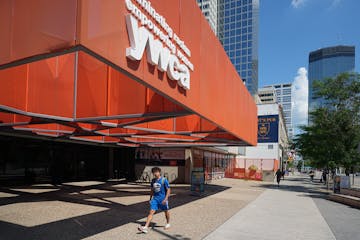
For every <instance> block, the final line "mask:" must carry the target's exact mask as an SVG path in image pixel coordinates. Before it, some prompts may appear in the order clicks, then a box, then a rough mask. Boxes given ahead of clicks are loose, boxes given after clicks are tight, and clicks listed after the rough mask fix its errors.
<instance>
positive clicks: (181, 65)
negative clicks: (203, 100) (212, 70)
mask: <svg viewBox="0 0 360 240" xmlns="http://www.w3.org/2000/svg"><path fill="white" fill-rule="evenodd" d="M133 1H134V2H135V3H133V2H132V1H131V0H125V4H126V8H127V10H128V11H129V12H130V13H129V14H128V15H126V27H127V32H128V35H129V40H130V47H128V48H127V49H126V57H128V58H129V59H131V60H137V61H138V60H141V59H142V57H143V55H144V52H145V50H146V55H147V61H148V62H149V63H150V64H151V65H154V66H157V68H158V69H159V70H160V71H162V72H167V75H168V77H169V78H170V79H172V80H175V81H177V82H178V84H179V85H180V86H181V87H183V88H184V89H186V90H189V89H190V70H191V71H194V65H193V64H192V63H191V62H190V60H189V58H190V57H191V51H190V50H189V49H188V47H187V46H186V45H185V43H184V41H182V40H181V39H180V37H179V36H178V35H176V33H174V31H173V29H172V28H171V27H170V26H169V24H167V22H166V19H165V18H164V17H163V16H162V15H160V14H159V13H158V12H157V11H156V10H155V9H154V8H153V7H152V6H151V2H150V1H148V0H133ZM158 26H160V27H158Z"/></svg>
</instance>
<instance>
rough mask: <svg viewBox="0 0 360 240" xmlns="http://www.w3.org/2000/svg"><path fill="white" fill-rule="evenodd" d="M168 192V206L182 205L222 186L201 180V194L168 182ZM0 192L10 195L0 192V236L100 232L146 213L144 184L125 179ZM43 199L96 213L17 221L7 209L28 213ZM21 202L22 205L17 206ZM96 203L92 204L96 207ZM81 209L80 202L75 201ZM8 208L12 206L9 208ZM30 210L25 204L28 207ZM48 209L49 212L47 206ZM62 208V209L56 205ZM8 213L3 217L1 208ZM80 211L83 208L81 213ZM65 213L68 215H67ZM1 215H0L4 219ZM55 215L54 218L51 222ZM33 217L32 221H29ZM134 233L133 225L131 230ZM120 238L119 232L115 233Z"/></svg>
mask: <svg viewBox="0 0 360 240" xmlns="http://www.w3.org/2000/svg"><path fill="white" fill-rule="evenodd" d="M171 189H172V194H174V195H172V196H171V199H170V204H171V208H175V207H178V206H181V205H184V204H186V203H189V202H193V201H196V200H199V199H201V198H203V197H207V196H210V195H212V194H216V193H218V192H221V191H224V190H226V189H228V187H224V186H217V185H207V186H206V189H205V191H206V194H204V195H203V196H192V195H190V191H189V186H188V185H172V186H171ZM0 192H1V193H2V194H3V195H4V194H7V195H9V196H11V197H1V195H0V233H1V234H0V239H28V240H31V239H67V240H72V239H74V240H75V239H83V238H86V237H90V236H93V235H96V234H99V233H102V232H104V231H107V230H110V229H113V228H116V227H119V226H122V225H124V224H127V223H131V222H132V223H137V222H138V220H139V219H141V218H144V217H146V215H147V212H148V203H147V202H148V194H149V186H148V185H143V184H134V183H127V182H105V183H104V182H103V183H100V184H95V185H90V186H75V185H65V184H63V185H57V186H54V185H43V186H25V187H14V188H11V187H6V188H3V187H1V188H0ZM44 201H50V202H55V201H57V202H58V201H60V203H59V204H64V205H65V206H64V209H63V210H64V211H65V215H64V214H60V215H61V216H66V214H68V213H67V212H66V211H67V209H66V204H68V205H69V204H71V203H75V204H81V205H83V206H84V207H85V206H90V207H94V208H95V209H99V210H97V211H96V212H94V211H92V212H86V211H83V212H81V211H80V212H81V214H80V215H79V216H74V217H71V216H70V217H63V218H62V219H56V217H55V218H51V217H53V216H54V215H56V214H57V213H56V212H46V214H45V215H47V216H46V217H48V215H49V216H50V220H48V221H46V217H45V222H44V223H41V224H36V223H34V224H28V225H31V226H26V224H22V223H23V219H22V218H23V216H21V214H19V216H16V214H15V216H14V213H13V212H11V211H12V210H9V211H8V212H7V210H6V209H7V208H9V207H10V208H11V206H12V207H14V204H18V205H19V207H18V205H15V207H16V208H17V209H16V213H18V212H20V213H22V209H21V208H24V212H29V209H28V207H27V204H33V203H38V204H40V205H39V206H43V205H41V204H42V202H44ZM20 205H22V206H20ZM97 207H98V208H97ZM75 208H81V206H80V205H79V206H75ZM12 209H13V208H12ZM30 211H31V209H30ZM49 211H52V209H51V208H50V209H49ZM61 211H62V210H61ZM4 212H6V213H7V214H13V215H12V216H11V217H10V219H11V220H9V218H6V216H4V215H2V213H4ZM84 212H86V213H84ZM33 214H34V215H33V216H32V215H30V220H31V219H34V220H37V219H42V218H43V217H44V216H39V215H37V213H36V210H34V213H33ZM68 215H71V214H68ZM4 218H5V219H6V220H4ZM53 219H55V220H54V221H52V220H53ZM35 222H36V221H35ZM154 230H155V231H156V232H158V233H160V234H161V235H163V236H164V239H182V240H185V239H189V238H187V237H186V236H180V235H174V236H172V235H169V234H168V233H166V232H164V231H162V230H160V229H159V228H158V227H155V228H154ZM134 234H136V229H134ZM119 239H121V236H119Z"/></svg>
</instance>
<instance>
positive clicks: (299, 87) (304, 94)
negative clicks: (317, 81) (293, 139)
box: [292, 67, 308, 134]
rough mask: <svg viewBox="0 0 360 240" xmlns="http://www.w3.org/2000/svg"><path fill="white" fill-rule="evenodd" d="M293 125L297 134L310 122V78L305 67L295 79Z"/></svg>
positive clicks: (293, 88)
mask: <svg viewBox="0 0 360 240" xmlns="http://www.w3.org/2000/svg"><path fill="white" fill-rule="evenodd" d="M292 95H293V104H292V107H293V109H292V113H293V125H294V127H295V134H297V133H298V132H299V129H298V126H299V125H304V124H307V121H308V76H307V70H306V68H305V67H301V68H299V69H298V71H297V75H296V77H295V78H294V82H293V87H292Z"/></svg>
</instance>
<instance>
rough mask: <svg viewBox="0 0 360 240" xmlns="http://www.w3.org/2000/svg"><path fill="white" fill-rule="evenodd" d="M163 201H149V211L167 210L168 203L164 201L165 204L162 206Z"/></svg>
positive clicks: (154, 199)
mask: <svg viewBox="0 0 360 240" xmlns="http://www.w3.org/2000/svg"><path fill="white" fill-rule="evenodd" d="M162 201H163V200H160V199H156V198H153V199H151V201H150V209H151V210H154V211H157V210H163V211H166V210H169V201H166V204H162Z"/></svg>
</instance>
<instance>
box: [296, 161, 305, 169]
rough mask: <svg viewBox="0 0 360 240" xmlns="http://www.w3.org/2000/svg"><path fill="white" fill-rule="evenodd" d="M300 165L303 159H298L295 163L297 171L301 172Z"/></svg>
mask: <svg viewBox="0 0 360 240" xmlns="http://www.w3.org/2000/svg"><path fill="white" fill-rule="evenodd" d="M302 165H303V161H302V160H300V161H298V164H297V165H296V168H297V170H298V171H299V172H301V168H302Z"/></svg>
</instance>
